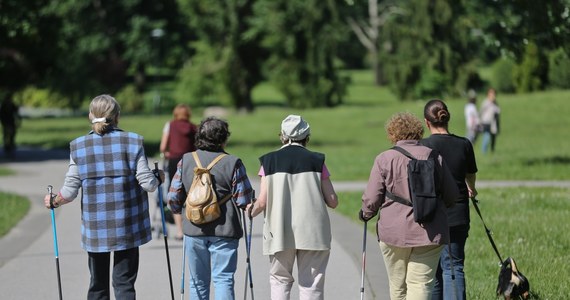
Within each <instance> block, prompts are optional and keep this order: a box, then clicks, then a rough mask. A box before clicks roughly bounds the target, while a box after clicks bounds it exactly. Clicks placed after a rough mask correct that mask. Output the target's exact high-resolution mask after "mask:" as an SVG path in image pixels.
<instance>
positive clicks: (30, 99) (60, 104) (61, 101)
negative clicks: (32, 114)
mask: <svg viewBox="0 0 570 300" xmlns="http://www.w3.org/2000/svg"><path fill="white" fill-rule="evenodd" d="M15 101H16V103H18V104H19V105H20V106H28V107H49V108H66V107H67V103H69V100H68V99H66V98H65V97H64V96H62V95H61V94H59V93H57V92H53V91H50V90H48V89H42V88H38V87H35V86H27V87H25V88H24V89H23V90H21V91H20V92H18V93H16V95H15Z"/></svg>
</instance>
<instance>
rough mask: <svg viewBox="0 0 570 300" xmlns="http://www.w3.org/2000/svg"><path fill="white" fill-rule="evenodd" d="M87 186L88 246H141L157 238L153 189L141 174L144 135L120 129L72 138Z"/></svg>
mask: <svg viewBox="0 0 570 300" xmlns="http://www.w3.org/2000/svg"><path fill="white" fill-rule="evenodd" d="M70 150H71V158H72V159H73V160H74V161H75V163H76V165H77V169H78V171H79V178H80V179H81V187H82V189H83V192H82V199H81V211H82V215H81V221H82V224H81V234H82V246H83V248H84V249H85V250H87V251H89V252H110V251H117V250H125V249H130V248H134V247H138V246H140V245H142V244H145V243H147V242H148V241H150V240H151V239H152V235H151V234H152V233H151V226H150V217H149V207H148V195H147V193H146V192H145V191H144V190H143V189H142V188H141V186H140V185H139V183H138V181H137V178H136V171H137V169H136V168H137V160H138V159H139V158H140V156H141V155H143V156H144V148H143V138H142V137H141V136H140V135H138V134H135V133H131V132H123V131H121V130H120V129H118V128H117V129H116V130H114V131H111V132H109V133H106V134H104V135H101V136H100V135H97V134H94V133H92V134H89V135H86V136H82V137H79V138H77V139H75V140H73V141H72V142H71V143H70Z"/></svg>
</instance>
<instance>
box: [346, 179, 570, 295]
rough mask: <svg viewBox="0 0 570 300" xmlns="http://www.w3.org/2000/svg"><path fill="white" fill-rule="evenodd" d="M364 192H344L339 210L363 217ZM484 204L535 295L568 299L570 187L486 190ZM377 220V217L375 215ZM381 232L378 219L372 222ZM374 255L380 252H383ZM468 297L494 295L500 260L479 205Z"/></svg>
mask: <svg viewBox="0 0 570 300" xmlns="http://www.w3.org/2000/svg"><path fill="white" fill-rule="evenodd" d="M361 196H362V193H359V192H350V193H349V192H346V193H344V192H343V193H339V199H340V204H339V206H338V208H337V210H339V211H340V212H341V213H342V214H345V215H348V216H350V217H351V218H352V219H353V220H354V221H355V222H360V221H358V211H359V210H360V205H361V200H360V199H361ZM478 198H479V200H480V203H479V208H480V209H481V213H482V215H483V218H484V220H485V223H486V224H487V226H488V227H489V228H490V229H491V230H492V232H493V239H494V240H495V243H496V244H497V248H498V249H499V252H500V253H501V256H502V257H503V259H506V258H507V257H508V256H511V257H513V258H514V259H515V261H516V262H517V265H518V267H519V268H520V270H521V272H522V273H523V274H524V275H525V276H526V277H527V278H528V279H529V282H530V285H531V291H532V292H533V294H534V295H535V298H534V299H566V297H567V292H566V290H565V287H566V284H565V283H568V278H570V269H569V268H566V265H567V264H568V260H569V259H570V235H568V231H569V230H570V223H569V222H568V220H569V219H570V202H569V201H568V199H569V198H570V190H568V189H557V188H516V189H515V188H500V189H481V190H480V191H479V197H478ZM373 220H374V221H376V218H375V219H373ZM368 225H369V228H370V232H376V230H375V229H374V228H375V222H369V224H368ZM369 255H381V254H380V251H378V252H377V253H371V254H369ZM465 256H466V259H465V261H466V263H465V272H466V280H467V289H468V293H467V296H468V297H467V298H468V299H494V298H495V297H494V295H495V294H494V293H495V288H496V286H497V277H498V275H499V265H498V263H499V259H498V258H497V256H496V254H495V252H494V251H493V248H492V246H491V244H490V242H489V240H488V238H487V235H486V233H485V230H484V227H483V224H482V223H481V220H480V219H479V216H478V215H477V213H476V212H475V209H473V208H471V229H470V231H469V238H468V240H467V245H466V254H465Z"/></svg>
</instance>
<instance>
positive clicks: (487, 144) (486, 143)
mask: <svg viewBox="0 0 570 300" xmlns="http://www.w3.org/2000/svg"><path fill="white" fill-rule="evenodd" d="M496 138H497V135H496V134H493V133H491V132H484V133H483V144H482V146H481V150H482V151H483V153H487V151H489V148H490V150H491V153H493V152H495V143H496Z"/></svg>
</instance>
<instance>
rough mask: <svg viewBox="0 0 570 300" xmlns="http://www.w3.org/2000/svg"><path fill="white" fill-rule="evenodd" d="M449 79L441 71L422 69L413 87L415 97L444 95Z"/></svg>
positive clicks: (447, 88) (447, 90) (447, 89)
mask: <svg viewBox="0 0 570 300" xmlns="http://www.w3.org/2000/svg"><path fill="white" fill-rule="evenodd" d="M450 83H451V80H450V79H449V77H448V76H446V75H444V74H443V73H441V72H439V71H437V70H433V69H424V70H423V71H422V75H421V77H420V80H419V81H418V83H417V84H416V85H415V87H414V95H415V96H416V97H417V98H420V99H423V98H430V97H438V98H440V97H444V96H445V95H446V94H447V93H448V92H449V87H450Z"/></svg>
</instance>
